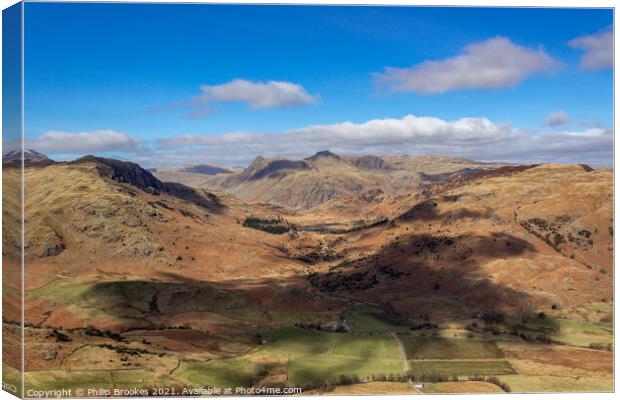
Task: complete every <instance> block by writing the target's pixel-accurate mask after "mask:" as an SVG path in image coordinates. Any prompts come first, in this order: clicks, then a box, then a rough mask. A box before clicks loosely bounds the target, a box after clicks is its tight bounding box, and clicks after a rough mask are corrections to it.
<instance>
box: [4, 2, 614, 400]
mask: <svg viewBox="0 0 620 400" xmlns="http://www.w3.org/2000/svg"><path fill="white" fill-rule="evenodd" d="M35 1H39V0H28V2H35ZM64 2H81V3H103V2H106V3H107V2H119V3H122V2H124V3H179V4H183V3H191V4H292V5H371V6H372V5H376V6H467V7H506V8H508V7H559V8H614V27H615V6H616V2H615V1H610V0H590V1H583V0H538V1H537V0H521V1H514V0H506V1H501V0H424V1H420V0H374V1H369V0H365V1H360V0H358V1H355V0H335V1H330V0H314V1H307V0H306V1H303V0H288V1H278V0H252V1H248V2H240V1H234V0H218V1H208V0H207V1H183V0H149V1H137V0H125V1H97V0H80V1H73V0H65V1H64ZM15 3H16V1H14V0H0V8H2V9H5V8H7V7H9V6H11V5H13V4H15ZM22 15H23V14H22ZM23 29H24V27H23V21H22V30H23ZM1 38H2V22H1V18H0V43H1ZM22 38H23V36H22ZM617 48H618V31H617V30H614V50H617ZM616 54H617V51H614V65H617V64H616V63H615V56H616ZM22 60H23V40H22ZM1 62H2V55H1V52H0V65H1ZM23 68H24V63H23V62H22V76H23ZM617 83H618V74H617V73H616V69H615V67H614V120H613V122H614V128H615V115H616V113H617V111H618V102H617V92H616V91H615V88H616V87H617ZM23 84H24V82H23V79H22V128H23V123H24V121H23V118H24V110H23V107H24V101H23ZM1 89H2V85H1V83H0V91H1ZM1 105H2V102H1V99H0V106H1ZM0 126H2V116H1V113H0ZM617 146H618V142H617V141H615V140H614V166H615V165H618V161H619V159H620V155H619V153H618V151H616V150H617V149H618V147H617ZM0 150H1V143H0ZM0 182H1V177H0ZM619 182H620V178H619V176H618V174H614V215H618V210H619V207H620V206H619V205H618V202H616V201H615V198H616V188H617V187H618V183H619ZM22 189H23V186H22ZM1 210H2V207H1V205H0V211H1ZM0 220H1V214H0ZM619 242H620V240H619V239H618V235H615V236H614V249H617V248H618V243H619ZM22 243H23V241H22ZM615 265H616V252H615V251H614V270H615ZM22 277H23V274H22ZM618 279H619V278H618V276H617V275H616V274H614V293H615V288H616V287H617V285H616V284H617V283H618ZM22 285H23V282H22ZM615 308H616V303H615V302H614V345H615V344H616V343H617V342H616V337H617V335H616V332H617V330H616V324H615V322H616V321H617V318H616V317H617V313H616V310H615ZM1 311H2V303H1V302H0V314H1ZM22 312H23V308H22ZM1 343H2V338H1V336H0V348H1ZM22 351H23V349H22ZM619 367H620V362H619V358H618V357H615V353H614V372H616V371H619V370H620V369H619ZM0 371H1V366H0ZM615 378H616V376H615V374H614V388H615ZM414 396H415V397H417V396H418V395H390V396H370V397H372V398H374V399H381V400H395V399H399V400H400V399H409V398H411V399H413V398H415V397H414ZM426 396H433V397H432V398H433V399H438V400H441V399H455V398H456V399H477V398H482V399H505V398H506V397H507V396H509V397H510V398H511V399H538V398H544V399H554V400H555V399H557V400H560V399H562V400H565V399H567V400H577V399H579V400H582V399H583V398H584V397H586V396H587V398H588V399H589V400H590V399H591V400H598V399H611V398H615V397H616V393H554V394H516V393H510V394H475V395H426ZM320 397H323V398H324V397H325V396H304V398H320ZM356 397H357V398H359V396H329V398H330V399H334V400H341V399H351V398H356ZM367 397H368V396H367ZM619 397H620V396H619ZM247 398H248V397H226V399H247ZM260 398H275V397H268V396H261V397H260ZM4 399H15V397H14V396H12V395H10V394H9V393H7V392H5V391H1V390H0V400H4Z"/></svg>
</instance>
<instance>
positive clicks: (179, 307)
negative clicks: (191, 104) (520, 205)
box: [85, 233, 534, 319]
mask: <svg viewBox="0 0 620 400" xmlns="http://www.w3.org/2000/svg"><path fill="white" fill-rule="evenodd" d="M528 251H534V249H533V247H532V246H531V245H530V244H529V243H528V242H526V241H524V240H522V239H519V238H517V237H515V236H513V235H510V234H506V233H496V234H493V235H490V236H482V235H456V236H450V235H445V236H433V235H426V234H411V235H406V236H401V237H400V238H398V239H396V240H394V241H392V242H391V243H389V244H387V245H385V246H384V247H383V248H382V249H381V250H380V251H378V252H376V253H374V254H372V255H370V256H367V257H364V258H361V259H357V260H350V261H348V262H347V263H341V264H340V265H339V266H338V267H337V268H332V271H331V272H325V273H311V274H309V275H306V274H304V275H293V276H289V277H269V278H256V279H238V280H229V281H223V282H208V281H200V280H195V279H192V278H189V277H184V276H182V275H180V274H178V273H160V274H159V275H158V278H160V279H161V280H158V281H147V280H143V281H108V282H100V283H97V284H95V285H94V286H93V287H92V288H91V289H89V291H88V292H87V293H86V294H85V298H88V299H89V302H90V303H98V304H102V305H105V306H106V309H107V311H108V312H109V313H112V314H116V315H118V316H119V317H127V316H129V315H130V314H132V313H135V312H136V311H137V312H139V313H140V314H141V315H142V316H143V317H147V318H148V316H149V315H151V314H152V315H161V314H165V315H172V314H178V313H181V312H215V313H222V314H231V315H233V314H236V313H238V311H239V310H241V309H243V310H245V311H243V312H244V313H246V314H248V315H247V317H248V318H250V319H251V318H254V317H256V318H260V315H261V314H263V313H265V312H267V311H272V310H289V311H291V310H297V311H301V310H303V311H306V310H314V311H324V312H326V311H337V309H338V308H339V307H343V306H345V305H346V304H351V303H353V302H366V303H369V304H380V305H388V306H389V302H390V301H391V299H393V298H394V295H398V296H401V297H422V298H423V297H428V298H433V297H436V296H441V297H445V298H450V299H453V300H455V301H457V302H459V303H461V304H463V305H464V306H465V308H466V309H467V310H469V311H468V312H469V313H470V314H472V315H473V313H479V312H481V311H499V310H502V311H507V312H511V311H515V312H516V311H517V310H522V309H523V308H527V307H528V305H529V304H531V303H530V298H529V295H528V294H527V293H524V292H522V291H519V290H518V289H515V288H513V287H509V286H504V285H502V284H499V283H497V282H495V281H494V280H491V279H489V277H488V276H487V273H486V272H484V271H482V269H481V266H482V265H484V264H486V263H488V262H490V261H493V260H495V259H506V258H510V257H514V256H517V255H520V254H523V253H525V252H528ZM198 261H199V262H200V260H198ZM205 267H207V266H206V265H205ZM239 312H241V311H239ZM468 316H469V315H468ZM468 316H465V317H468ZM413 317H417V316H416V315H413Z"/></svg>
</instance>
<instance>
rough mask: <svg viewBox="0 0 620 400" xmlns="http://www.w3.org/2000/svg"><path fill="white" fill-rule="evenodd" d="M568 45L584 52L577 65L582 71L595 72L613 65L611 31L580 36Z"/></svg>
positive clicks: (612, 38)
mask: <svg viewBox="0 0 620 400" xmlns="http://www.w3.org/2000/svg"><path fill="white" fill-rule="evenodd" d="M568 44H569V45H570V46H571V47H574V48H576V49H580V50H583V51H584V54H583V56H581V61H580V63H579V65H580V66H581V68H582V69H587V70H593V71H596V70H600V69H605V68H611V67H613V65H614V37H613V32H612V30H611V29H607V30H605V31H603V32H600V33H597V34H594V35H585V36H580V37H578V38H576V39H573V40H571V41H570V42H568Z"/></svg>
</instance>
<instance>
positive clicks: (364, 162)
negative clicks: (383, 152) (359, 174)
mask: <svg viewBox="0 0 620 400" xmlns="http://www.w3.org/2000/svg"><path fill="white" fill-rule="evenodd" d="M351 164H353V165H354V166H356V167H357V168H360V169H369V170H384V171H385V170H391V169H392V167H390V166H389V165H388V164H387V163H386V162H385V161H384V160H383V159H382V158H381V157H377V156H361V157H356V158H354V159H352V160H351Z"/></svg>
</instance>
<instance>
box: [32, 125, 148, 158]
mask: <svg viewBox="0 0 620 400" xmlns="http://www.w3.org/2000/svg"><path fill="white" fill-rule="evenodd" d="M25 145H26V148H33V149H36V150H37V151H42V152H44V153H45V152H46V153H62V154H72V153H73V154H86V153H97V152H112V151H116V152H133V151H136V150H137V149H138V145H137V143H136V141H135V140H134V139H132V138H131V137H130V136H129V135H127V134H126V133H123V132H117V131H114V130H97V131H91V132H63V131H47V132H45V133H44V134H43V135H41V136H40V137H38V138H37V139H31V140H27V141H26V143H25Z"/></svg>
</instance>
